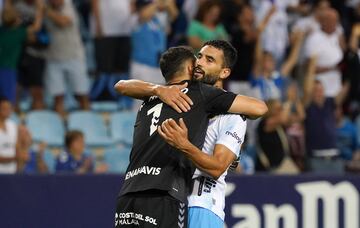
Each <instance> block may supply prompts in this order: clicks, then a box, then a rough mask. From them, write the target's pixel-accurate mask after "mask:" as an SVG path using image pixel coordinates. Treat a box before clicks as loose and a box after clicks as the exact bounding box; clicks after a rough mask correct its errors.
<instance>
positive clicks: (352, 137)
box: [335, 106, 360, 161]
mask: <svg viewBox="0 0 360 228" xmlns="http://www.w3.org/2000/svg"><path fill="white" fill-rule="evenodd" d="M335 118H336V126H337V128H336V131H337V140H336V144H337V147H338V149H339V152H340V156H341V158H342V159H344V160H347V161H351V160H352V159H353V155H354V154H355V153H357V152H360V150H359V149H360V147H359V143H358V142H357V137H358V133H357V130H356V126H355V125H354V124H353V123H352V122H351V121H350V120H349V119H348V118H346V117H345V116H344V113H343V110H342V107H341V106H338V107H337V108H336V111H335Z"/></svg>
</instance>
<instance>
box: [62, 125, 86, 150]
mask: <svg viewBox="0 0 360 228" xmlns="http://www.w3.org/2000/svg"><path fill="white" fill-rule="evenodd" d="M80 137H84V134H83V133H82V132H81V131H78V130H72V131H68V132H67V133H66V135H65V146H66V148H68V149H69V147H70V145H71V144H72V143H73V142H74V141H75V140H76V139H78V138H80Z"/></svg>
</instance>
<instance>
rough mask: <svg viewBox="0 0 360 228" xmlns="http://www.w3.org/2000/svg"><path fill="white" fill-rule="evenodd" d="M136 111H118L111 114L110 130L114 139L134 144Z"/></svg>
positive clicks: (126, 143) (125, 143)
mask: <svg viewBox="0 0 360 228" xmlns="http://www.w3.org/2000/svg"><path fill="white" fill-rule="evenodd" d="M135 120H136V113H135V112H131V111H125V112H116V113H113V114H111V116H110V132H111V137H112V138H113V140H114V141H116V142H120V143H123V144H124V145H127V146H129V145H132V142H133V133H134V124H135Z"/></svg>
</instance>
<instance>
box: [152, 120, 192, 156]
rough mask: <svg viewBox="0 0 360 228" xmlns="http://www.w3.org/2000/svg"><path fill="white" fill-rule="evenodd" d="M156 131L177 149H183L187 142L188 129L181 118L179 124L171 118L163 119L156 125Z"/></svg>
mask: <svg viewBox="0 0 360 228" xmlns="http://www.w3.org/2000/svg"><path fill="white" fill-rule="evenodd" d="M158 133H159V135H160V136H161V137H162V138H163V139H165V141H166V142H167V143H169V144H170V145H171V146H173V147H175V148H177V149H179V150H183V149H184V148H185V147H186V146H187V145H188V144H189V140H188V129H187V127H186V125H185V122H184V120H183V119H182V118H180V120H179V124H177V123H176V122H175V120H173V119H167V120H165V121H164V122H163V123H162V124H161V126H159V127H158Z"/></svg>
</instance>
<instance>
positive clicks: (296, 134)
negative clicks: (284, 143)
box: [283, 81, 305, 170]
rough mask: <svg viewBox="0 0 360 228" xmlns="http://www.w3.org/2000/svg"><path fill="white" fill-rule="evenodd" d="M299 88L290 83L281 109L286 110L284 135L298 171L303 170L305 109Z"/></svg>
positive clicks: (295, 84) (294, 83)
mask: <svg viewBox="0 0 360 228" xmlns="http://www.w3.org/2000/svg"><path fill="white" fill-rule="evenodd" d="M298 90H299V88H298V85H297V83H296V82H295V81H293V82H291V83H290V85H289V86H288V88H287V90H286V99H285V102H284V103H283V109H284V110H288V113H289V117H288V118H287V119H288V121H287V123H286V124H285V128H286V135H287V137H288V141H289V146H290V155H291V157H292V159H293V160H294V162H295V163H296V164H297V166H298V167H299V169H300V170H304V168H305V166H304V158H305V139H304V137H305V135H304V124H303V123H304V119H305V109H304V106H303V104H302V102H301V99H300V96H299V91H298Z"/></svg>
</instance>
